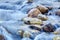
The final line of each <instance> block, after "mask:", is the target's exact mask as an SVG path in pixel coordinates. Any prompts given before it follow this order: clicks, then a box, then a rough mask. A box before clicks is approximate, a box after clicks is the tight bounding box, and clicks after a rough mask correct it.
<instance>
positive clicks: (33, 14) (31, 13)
mask: <svg viewBox="0 0 60 40" xmlns="http://www.w3.org/2000/svg"><path fill="white" fill-rule="evenodd" d="M40 13H41V12H40V11H39V10H38V9H37V8H33V9H31V10H30V11H29V12H28V17H37V16H38V14H40Z"/></svg>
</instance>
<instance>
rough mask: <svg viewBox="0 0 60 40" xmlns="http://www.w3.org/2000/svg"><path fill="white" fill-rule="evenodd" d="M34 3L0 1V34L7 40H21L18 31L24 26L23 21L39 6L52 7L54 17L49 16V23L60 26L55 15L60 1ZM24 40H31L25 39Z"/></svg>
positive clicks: (35, 0) (44, 0) (17, 0)
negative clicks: (31, 10) (28, 13)
mask: <svg viewBox="0 0 60 40" xmlns="http://www.w3.org/2000/svg"><path fill="white" fill-rule="evenodd" d="M33 1H34V2H33V3H30V4H27V3H26V2H27V0H0V25H1V26H0V34H2V35H4V37H6V40H21V39H20V36H19V35H17V30H18V29H19V28H20V26H21V25H23V24H24V23H23V22H22V21H21V19H22V18H24V17H26V16H27V12H28V11H29V10H30V9H32V8H34V7H36V6H37V5H39V4H42V5H45V6H52V7H53V8H54V9H53V10H52V11H50V12H51V13H52V15H51V16H49V21H47V22H53V23H52V24H55V23H59V24H60V22H59V20H60V19H59V17H58V16H56V15H55V14H54V13H55V11H56V10H57V9H58V8H59V7H60V2H58V1H59V0H38V1H37V0H33ZM48 15H49V14H48ZM54 17H55V18H54ZM50 18H51V19H50ZM51 20H52V21H51ZM54 20H55V21H54ZM7 30H8V31H7ZM22 40H30V39H29V38H23V39H22ZM35 40H36V39H35ZM42 40H43V39H42Z"/></svg>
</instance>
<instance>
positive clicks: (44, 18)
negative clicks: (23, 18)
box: [37, 14, 48, 21]
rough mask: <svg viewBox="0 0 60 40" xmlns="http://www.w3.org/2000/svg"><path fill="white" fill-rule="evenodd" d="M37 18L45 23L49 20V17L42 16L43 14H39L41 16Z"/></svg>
mask: <svg viewBox="0 0 60 40" xmlns="http://www.w3.org/2000/svg"><path fill="white" fill-rule="evenodd" d="M37 18H38V19H41V20H43V21H46V20H47V19H48V17H47V16H46V15H42V14H39V15H38V16H37Z"/></svg>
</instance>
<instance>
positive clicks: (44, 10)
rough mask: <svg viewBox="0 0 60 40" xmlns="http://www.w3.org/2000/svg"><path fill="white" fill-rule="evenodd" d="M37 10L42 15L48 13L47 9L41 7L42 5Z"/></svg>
mask: <svg viewBox="0 0 60 40" xmlns="http://www.w3.org/2000/svg"><path fill="white" fill-rule="evenodd" d="M37 8H38V9H39V10H40V12H41V13H42V14H44V13H47V12H48V8H47V7H45V6H43V5H39V6H37Z"/></svg>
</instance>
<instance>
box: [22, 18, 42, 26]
mask: <svg viewBox="0 0 60 40" xmlns="http://www.w3.org/2000/svg"><path fill="white" fill-rule="evenodd" d="M23 21H24V23H25V24H32V25H33V24H36V25H40V24H43V22H42V20H40V19H37V18H30V17H26V18H24V19H23Z"/></svg>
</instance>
